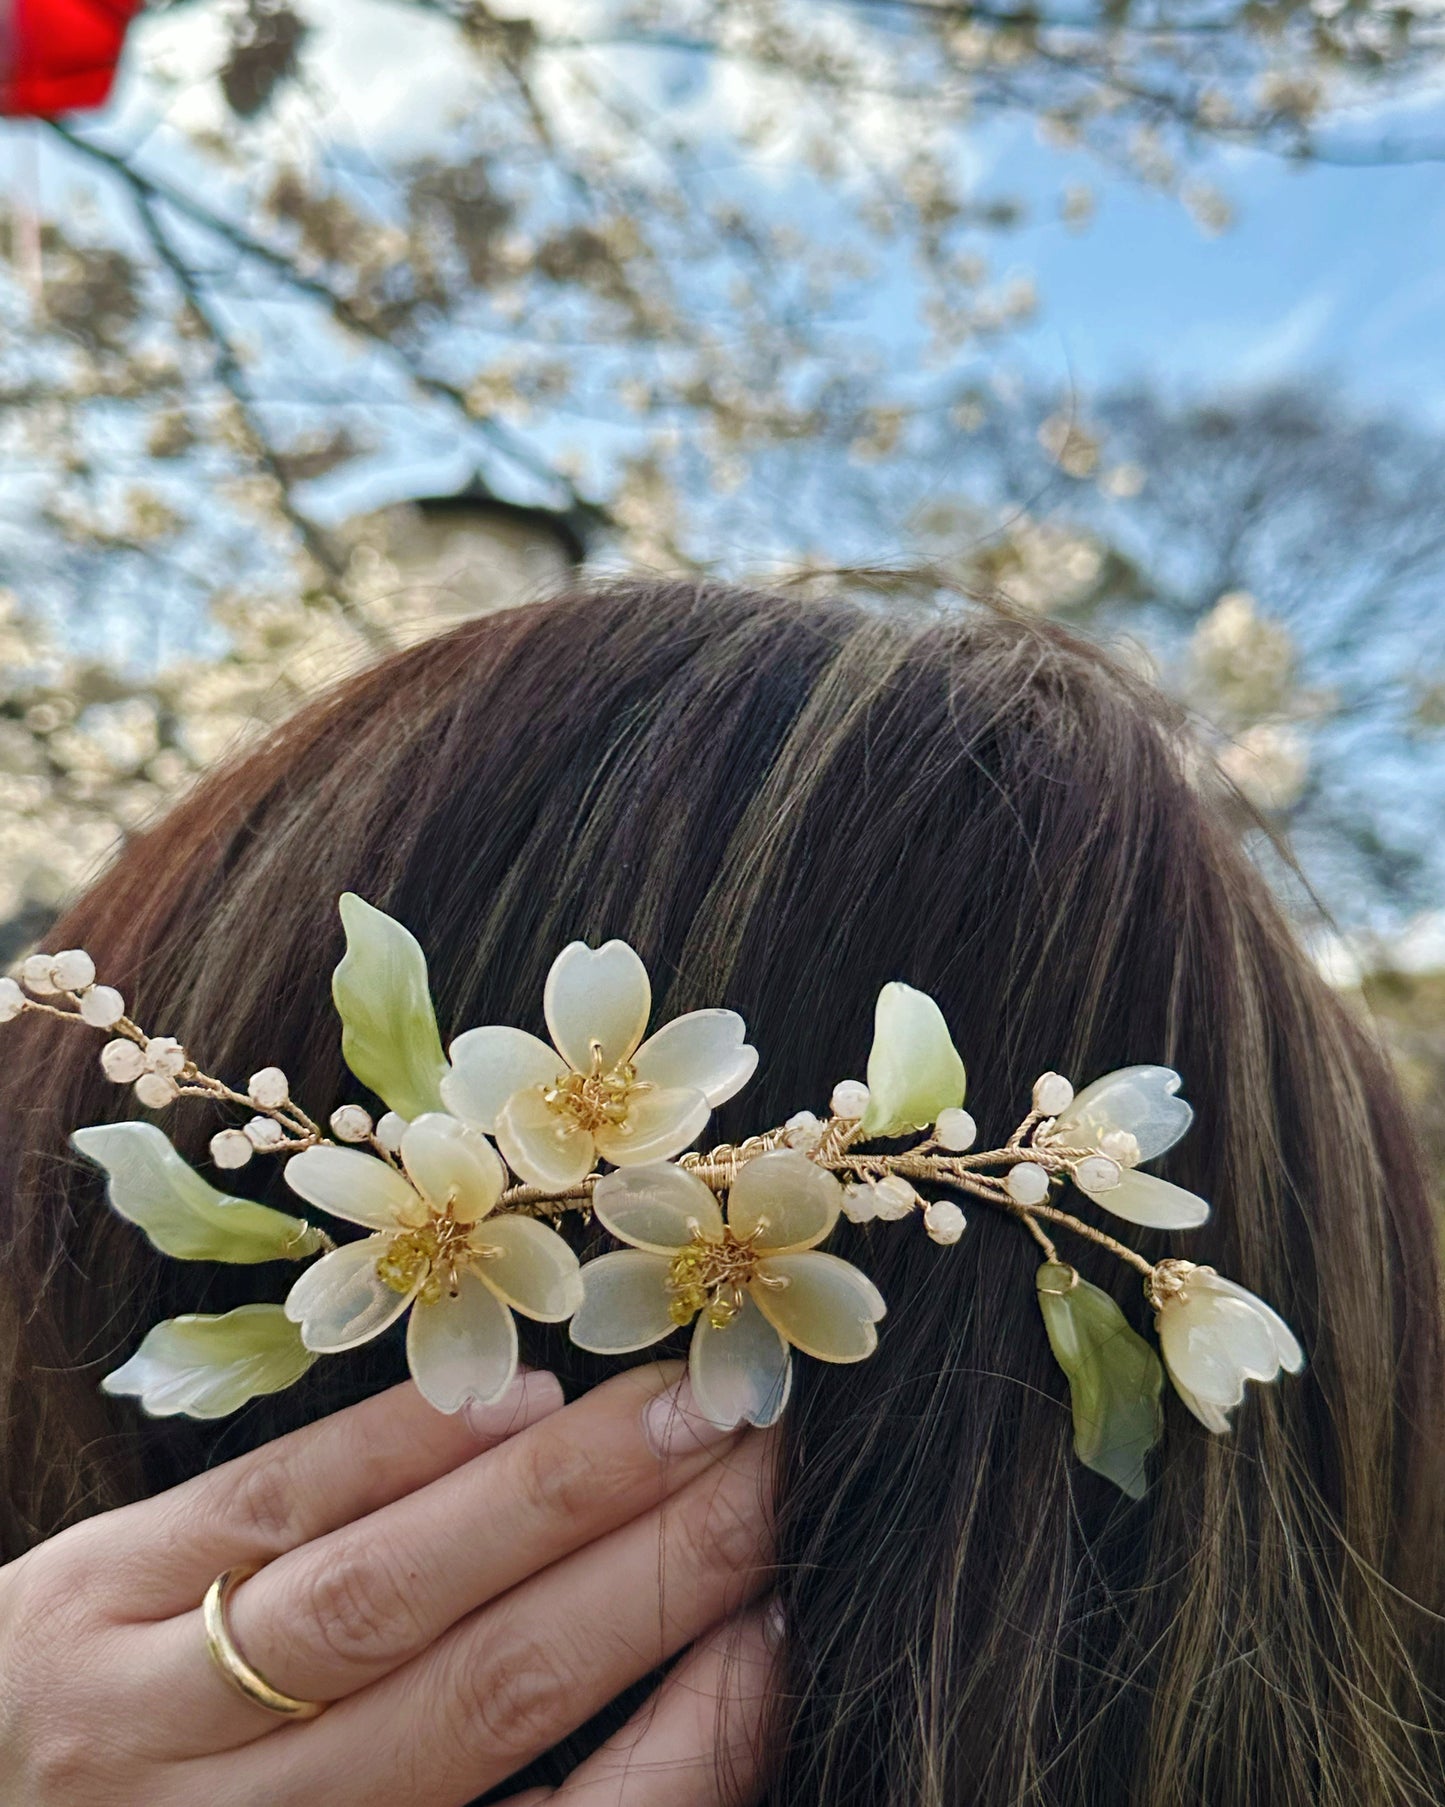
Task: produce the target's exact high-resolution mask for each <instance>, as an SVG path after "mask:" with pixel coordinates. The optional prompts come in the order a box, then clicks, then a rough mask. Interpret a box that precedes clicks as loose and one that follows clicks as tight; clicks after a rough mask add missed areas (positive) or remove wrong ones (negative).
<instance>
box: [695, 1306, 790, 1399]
mask: <svg viewBox="0 0 1445 1807" xmlns="http://www.w3.org/2000/svg"><path fill="white" fill-rule="evenodd" d="M688 1373H689V1376H690V1377H691V1380H692V1393H693V1398H694V1399H695V1400H696V1402H697V1405H698V1409H699V1410H700V1411H701V1413H702V1415H703V1417H704V1418H706V1419H708V1420H709V1421H710V1422H711V1423H713V1424H715V1425H717V1426H719V1427H720V1428H721V1429H724V1430H731V1429H732V1428H733V1426H734V1425H738V1424H744V1423H747V1424H757V1425H768V1424H776V1423H777V1421H778V1419H779V1418H780V1417H781V1416H782V1412H783V1407H784V1406H785V1405H786V1404H787V1403H788V1394H789V1393H790V1392H791V1391H792V1385H793V1363H792V1357H791V1356H790V1355H789V1353H788V1345H787V1344H786V1343H785V1342H784V1341H783V1339H782V1337H780V1336H779V1335H778V1333H777V1331H776V1330H774V1328H773V1326H772V1325H771V1324H770V1323H769V1322H768V1320H767V1319H766V1318H765V1317H764V1316H763V1314H762V1313H761V1312H760V1311H759V1310H758V1308H757V1306H756V1305H755V1304H754V1303H753V1301H752V1297H751V1295H750V1294H748V1293H744V1295H743V1307H742V1310H741V1311H740V1312H739V1313H738V1315H737V1316H736V1317H735V1318H734V1319H733V1321H732V1323H731V1324H728V1325H727V1326H726V1327H725V1328H724V1329H722V1330H714V1329H713V1327H712V1325H711V1324H709V1323H708V1321H707V1313H706V1312H703V1313H702V1314H701V1315H700V1316H699V1317H698V1320H697V1327H696V1329H694V1331H693V1333H692V1348H691V1349H690V1351H689V1352H688Z"/></svg>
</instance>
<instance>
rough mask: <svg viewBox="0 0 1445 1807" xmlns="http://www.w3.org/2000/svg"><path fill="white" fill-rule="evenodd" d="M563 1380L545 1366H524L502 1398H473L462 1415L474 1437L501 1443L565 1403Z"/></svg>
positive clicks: (484, 1441)
mask: <svg viewBox="0 0 1445 1807" xmlns="http://www.w3.org/2000/svg"><path fill="white" fill-rule="evenodd" d="M563 1403H564V1400H563V1397H562V1383H561V1381H560V1380H558V1378H557V1376H556V1375H555V1374H549V1373H548V1372H547V1370H546V1369H545V1368H522V1369H519V1370H518V1372H517V1374H516V1375H515V1376H514V1377H513V1380H512V1384H511V1386H509V1387H508V1388H507V1390H506V1392H505V1393H503V1394H502V1396H501V1398H500V1399H492V1400H489V1401H488V1402H487V1404H486V1405H479V1404H478V1403H477V1402H476V1400H474V1399H469V1400H468V1401H467V1403H466V1404H465V1405H464V1406H463V1407H462V1416H463V1417H464V1418H465V1419H466V1421H467V1425H468V1427H469V1429H470V1430H471V1433H472V1435H473V1436H474V1437H476V1438H478V1439H479V1440H480V1441H481V1442H483V1443H499V1442H500V1441H501V1440H502V1438H504V1437H512V1436H515V1435H516V1433H517V1432H518V1431H522V1430H526V1428H527V1426H528V1425H529V1424H536V1423H537V1422H538V1421H539V1420H540V1419H542V1418H547V1417H550V1416H551V1414H552V1413H553V1412H555V1411H557V1410H559V1408H560V1407H561V1406H562V1405H563Z"/></svg>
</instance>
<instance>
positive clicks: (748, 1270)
mask: <svg viewBox="0 0 1445 1807" xmlns="http://www.w3.org/2000/svg"><path fill="white" fill-rule="evenodd" d="M592 1203H593V1209H594V1210H595V1212H596V1215H597V1219H598V1221H599V1223H601V1224H602V1225H603V1226H604V1227H605V1228H606V1229H608V1230H609V1231H611V1233H612V1234H613V1235H614V1236H615V1237H617V1239H618V1240H619V1241H620V1242H626V1243H630V1244H631V1245H632V1246H631V1247H630V1248H627V1249H623V1250H620V1251H619V1252H618V1253H616V1254H613V1255H603V1256H600V1257H599V1258H598V1259H597V1260H596V1261H589V1262H588V1263H587V1265H586V1266H585V1267H584V1268H583V1270H582V1284H583V1288H584V1293H585V1297H584V1299H583V1302H582V1306H581V1308H580V1310H579V1311H578V1313H577V1315H576V1317H574V1318H573V1320H572V1324H571V1335H572V1340H573V1342H575V1343H577V1344H579V1345H580V1347H582V1348H583V1349H590V1350H592V1351H593V1352H594V1353H596V1354H598V1355H621V1354H625V1353H626V1352H628V1351H629V1350H633V1349H642V1348H645V1347H646V1346H647V1345H648V1344H649V1343H655V1342H657V1341H659V1340H660V1339H661V1338H662V1337H665V1336H667V1335H669V1334H670V1333H671V1332H672V1331H674V1330H676V1329H677V1328H678V1327H679V1326H680V1325H684V1324H688V1323H691V1322H692V1320H693V1318H694V1317H696V1319H697V1326H696V1329H695V1330H694V1331H693V1336H692V1347H691V1350H690V1352H689V1358H688V1368H689V1373H690V1375H691V1379H692V1389H693V1394H694V1396H695V1398H696V1400H697V1403H698V1406H699V1408H700V1409H701V1411H702V1412H703V1413H704V1415H705V1416H706V1417H707V1418H709V1419H710V1420H711V1421H712V1422H713V1423H714V1424H717V1425H720V1426H725V1427H731V1426H733V1425H736V1424H741V1423H743V1422H747V1423H748V1424H772V1423H774V1422H775V1421H776V1419H777V1418H778V1416H779V1414H780V1413H781V1412H782V1409H783V1407H784V1406H785V1405H786V1404H787V1400H788V1392H789V1389H790V1387H791V1385H792V1354H791V1351H792V1350H793V1349H801V1350H802V1351H803V1353H804V1354H805V1355H812V1356H816V1357H817V1358H818V1360H820V1361H827V1362H856V1361H862V1360H863V1358H864V1357H865V1356H868V1355H871V1354H872V1353H873V1350H874V1349H875V1348H876V1347H877V1343H878V1333H877V1331H876V1330H875V1328H874V1326H875V1324H876V1323H877V1322H878V1320H879V1318H881V1317H882V1316H883V1313H884V1310H885V1307H884V1304H883V1299H882V1296H881V1295H880V1293H879V1291H878V1288H877V1287H876V1286H874V1284H873V1282H872V1281H871V1280H870V1279H869V1278H868V1277H867V1275H866V1274H862V1273H860V1272H859V1271H858V1269H857V1268H856V1267H853V1266H852V1265H851V1264H850V1263H849V1262H847V1261H843V1260H840V1259H839V1257H838V1256H836V1255H827V1254H824V1253H823V1252H822V1251H821V1250H820V1249H819V1248H818V1246H817V1245H818V1244H819V1243H820V1242H822V1241H823V1240H824V1238H825V1237H826V1236H828V1235H829V1233H830V1232H831V1231H832V1229H833V1226H834V1225H835V1224H836V1223H837V1221H838V1213H839V1210H840V1209H841V1205H842V1188H841V1186H840V1185H839V1184H838V1182H837V1180H835V1179H834V1178H833V1176H832V1174H830V1173H828V1172H826V1171H825V1170H824V1169H823V1168H821V1167H819V1166H818V1165H817V1163H816V1162H814V1161H810V1160H809V1159H808V1157H807V1156H806V1155H804V1154H800V1153H798V1152H797V1151H796V1150H793V1149H778V1150H775V1151H774V1152H772V1153H769V1154H762V1155H758V1156H757V1157H756V1158H755V1159H753V1160H751V1161H748V1162H747V1163H746V1164H745V1165H744V1166H743V1167H742V1168H740V1169H739V1171H738V1176H737V1178H736V1180H734V1182H733V1185H732V1189H731V1191H730V1193H729V1195H728V1204H727V1218H726V1221H724V1218H723V1213H722V1211H721V1209H720V1208H719V1206H718V1202H717V1199H716V1198H715V1197H714V1195H713V1193H712V1191H711V1190H710V1189H709V1188H708V1187H707V1186H706V1185H704V1184H703V1182H702V1181H701V1180H700V1179H699V1178H698V1177H697V1176H696V1174H693V1173H689V1172H688V1171H687V1170H686V1169H685V1168H681V1167H673V1166H669V1165H667V1164H666V1163H663V1162H657V1163H654V1164H652V1165H649V1166H644V1167H628V1168H625V1169H623V1170H622V1171H621V1172H618V1173H610V1174H608V1175H607V1177H606V1178H605V1179H604V1180H601V1181H599V1183H598V1185H597V1188H596V1190H595V1191H594V1193H593V1197H592Z"/></svg>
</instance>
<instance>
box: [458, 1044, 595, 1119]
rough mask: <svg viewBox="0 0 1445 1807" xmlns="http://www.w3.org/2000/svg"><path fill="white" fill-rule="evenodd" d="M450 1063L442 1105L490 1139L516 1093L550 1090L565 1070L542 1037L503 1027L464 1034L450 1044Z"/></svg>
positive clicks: (554, 1050) (556, 1054) (553, 1050)
mask: <svg viewBox="0 0 1445 1807" xmlns="http://www.w3.org/2000/svg"><path fill="white" fill-rule="evenodd" d="M451 1063H452V1064H451V1071H450V1072H449V1073H448V1074H447V1075H446V1077H445V1078H444V1079H443V1080H442V1082H441V1094H442V1102H443V1103H444V1104H445V1105H446V1107H447V1109H448V1110H449V1111H450V1112H451V1113H452V1115H453V1116H455V1117H460V1118H461V1120H462V1121H463V1123H474V1124H475V1125H476V1126H477V1128H478V1129H484V1130H486V1132H487V1134H488V1135H492V1134H494V1133H495V1131H496V1127H497V1119H498V1117H500V1116H501V1114H502V1106H503V1105H504V1104H505V1103H506V1102H507V1100H508V1099H509V1098H510V1097H511V1096H512V1094H513V1092H520V1091H523V1090H525V1089H526V1088H527V1087H529V1086H538V1085H551V1084H553V1082H554V1081H555V1080H556V1079H558V1078H559V1077H560V1075H561V1073H562V1071H563V1069H564V1067H565V1066H566V1062H565V1061H564V1060H563V1059H562V1057H561V1056H560V1055H559V1054H558V1052H557V1050H556V1049H555V1048H551V1047H548V1045H547V1043H546V1042H544V1041H543V1040H542V1039H541V1038H540V1037H539V1036H536V1035H528V1034H527V1032H526V1030H525V1029H507V1028H504V1027H502V1026H501V1025H500V1024H498V1025H496V1026H495V1027H492V1028H487V1029H468V1030H467V1032H466V1034H465V1035H459V1036H458V1037H457V1039H456V1040H455V1041H454V1042H453V1043H452V1045H451Z"/></svg>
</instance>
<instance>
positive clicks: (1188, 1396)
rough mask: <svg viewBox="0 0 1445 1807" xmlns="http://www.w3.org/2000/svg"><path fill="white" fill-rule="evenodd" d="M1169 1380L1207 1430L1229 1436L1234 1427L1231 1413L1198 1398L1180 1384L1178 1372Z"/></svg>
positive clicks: (1218, 1434) (1217, 1434)
mask: <svg viewBox="0 0 1445 1807" xmlns="http://www.w3.org/2000/svg"><path fill="white" fill-rule="evenodd" d="M1169 1381H1170V1384H1171V1385H1172V1386H1173V1388H1174V1391H1175V1392H1176V1393H1177V1394H1178V1395H1179V1397H1180V1399H1181V1400H1182V1402H1183V1403H1184V1404H1185V1405H1186V1406H1188V1408H1189V1410H1190V1411H1191V1412H1193V1414H1194V1416H1195V1417H1196V1418H1197V1419H1198V1420H1199V1422H1200V1423H1201V1424H1202V1425H1203V1426H1204V1428H1205V1430H1207V1431H1213V1432H1214V1433H1215V1435H1216V1436H1221V1437H1222V1436H1227V1435H1228V1433H1229V1432H1230V1431H1231V1430H1232V1429H1233V1428H1234V1427H1233V1425H1231V1424H1230V1422H1229V1413H1228V1412H1226V1411H1225V1410H1224V1409H1223V1407H1221V1406H1217V1405H1211V1404H1210V1403H1209V1402H1208V1400H1204V1399H1196V1398H1195V1396H1194V1395H1193V1394H1192V1393H1191V1392H1190V1391H1189V1389H1188V1387H1185V1386H1181V1385H1180V1383H1179V1377H1178V1375H1176V1374H1171V1375H1170V1376H1169ZM1238 1403H1239V1401H1238V1400H1236V1401H1235V1404H1236V1405H1237V1404H1238Z"/></svg>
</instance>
